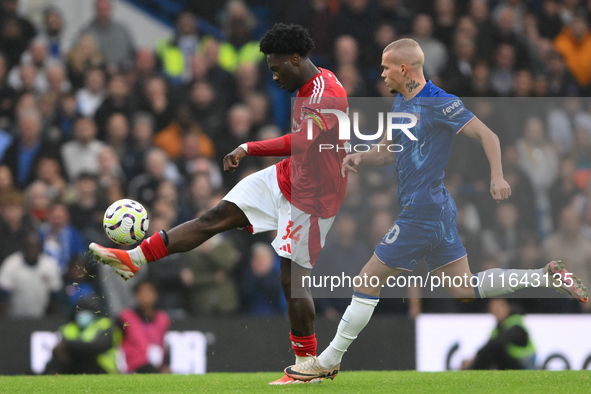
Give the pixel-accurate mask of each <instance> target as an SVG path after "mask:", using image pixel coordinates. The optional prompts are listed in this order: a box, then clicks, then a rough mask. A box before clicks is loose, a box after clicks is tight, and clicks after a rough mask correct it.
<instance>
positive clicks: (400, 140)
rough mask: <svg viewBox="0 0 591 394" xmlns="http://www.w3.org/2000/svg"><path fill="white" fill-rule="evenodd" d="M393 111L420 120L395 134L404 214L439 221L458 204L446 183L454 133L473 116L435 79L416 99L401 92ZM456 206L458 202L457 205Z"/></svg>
mask: <svg viewBox="0 0 591 394" xmlns="http://www.w3.org/2000/svg"><path fill="white" fill-rule="evenodd" d="M392 112H405V113H409V114H413V115H415V116H416V117H417V119H418V123H417V124H416V126H414V127H413V128H409V129H408V131H410V133H412V134H413V135H414V136H415V137H416V138H417V140H416V141H414V140H412V139H411V138H409V136H408V135H406V134H405V133H404V132H403V131H402V130H400V129H396V130H394V131H393V133H392V139H393V143H395V144H398V145H401V146H402V150H401V148H400V147H398V148H397V153H396V170H397V172H398V178H399V187H398V202H399V204H400V208H401V213H400V216H401V217H408V218H416V219H428V220H439V219H440V218H441V217H442V215H443V210H444V209H445V208H446V207H447V206H448V204H454V203H453V199H452V198H451V196H450V194H449V191H448V190H447V189H446V188H445V186H444V185H443V177H444V174H445V172H444V169H445V166H446V164H447V160H448V158H449V155H450V152H451V148H452V143H453V139H454V136H455V135H456V134H457V133H459V132H460V131H461V130H462V129H463V128H464V127H465V126H466V125H467V124H468V122H470V121H471V120H472V119H474V114H473V113H472V112H470V111H469V110H468V109H467V108H466V107H464V104H463V103H462V101H461V100H460V99H459V98H458V97H456V96H454V95H451V94H448V93H446V92H445V91H444V90H442V89H440V88H439V87H437V86H435V85H434V84H433V83H431V81H427V84H426V85H425V86H424V87H423V89H421V91H420V92H419V93H418V94H417V95H416V96H415V97H413V98H412V99H410V100H408V101H407V100H405V99H404V97H403V96H402V95H401V94H399V95H398V96H397V97H396V100H395V101H394V105H393V106H392ZM392 122H393V123H396V124H401V123H409V119H408V118H396V117H395V118H393V119H392ZM454 209H455V204H454Z"/></svg>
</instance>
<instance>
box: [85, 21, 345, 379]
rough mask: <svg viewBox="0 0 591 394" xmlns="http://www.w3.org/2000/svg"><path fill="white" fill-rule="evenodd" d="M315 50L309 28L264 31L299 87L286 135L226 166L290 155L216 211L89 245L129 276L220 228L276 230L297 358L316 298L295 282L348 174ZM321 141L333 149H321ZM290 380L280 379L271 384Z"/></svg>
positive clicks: (312, 256)
mask: <svg viewBox="0 0 591 394" xmlns="http://www.w3.org/2000/svg"><path fill="white" fill-rule="evenodd" d="M313 49H314V42H313V41H312V39H311V38H310V36H309V34H308V31H307V30H306V29H304V28H303V27H301V26H299V25H289V26H288V25H285V24H281V23H279V24H276V25H275V26H274V27H273V28H272V29H271V30H269V31H268V32H267V33H266V34H265V36H264V37H263V39H262V40H261V42H260V50H261V52H262V53H264V54H265V56H266V60H267V64H268V66H269V68H270V70H271V71H272V72H273V80H274V81H275V82H276V83H277V84H278V86H279V87H280V88H282V89H285V90H287V91H289V92H290V93H293V92H295V91H296V90H297V91H298V93H297V96H296V100H295V104H294V108H293V119H292V128H291V133H289V134H287V135H285V136H283V137H279V138H275V139H271V140H267V141H259V142H248V143H246V144H242V145H240V146H239V147H237V148H236V149H234V150H233V151H232V152H230V153H229V154H228V155H226V157H225V158H224V170H225V171H228V172H234V171H235V170H236V168H237V167H238V165H239V163H240V161H241V160H242V159H243V158H244V157H245V156H246V155H251V156H289V157H288V158H287V159H285V160H283V161H281V162H280V163H278V164H276V165H273V166H270V167H267V168H265V169H263V170H261V171H258V172H256V173H254V174H252V175H249V176H248V177H246V178H244V179H243V180H241V181H240V182H239V183H238V184H237V185H236V186H235V187H234V188H233V189H232V190H230V192H229V193H228V194H227V195H226V196H225V197H224V198H223V200H222V201H221V202H220V203H219V204H218V205H217V206H215V207H214V208H212V209H210V210H208V211H206V212H205V213H204V214H203V215H201V216H199V217H198V218H196V219H193V220H191V221H188V222H185V223H183V224H181V225H179V226H177V227H175V228H173V229H171V230H170V231H168V232H166V231H164V230H161V231H159V232H157V233H156V234H154V235H153V236H151V237H149V238H148V239H146V240H144V241H143V242H142V243H141V244H140V246H138V247H136V248H135V249H132V250H129V251H125V250H119V249H111V248H104V247H102V246H100V245H97V244H95V243H92V244H90V246H89V248H90V250H91V252H92V253H93V254H94V256H95V257H96V259H97V260H98V261H100V262H102V263H104V264H108V265H111V266H112V267H113V268H114V269H115V271H116V272H117V274H119V275H120V276H122V277H123V278H124V279H129V278H131V277H133V276H134V274H135V272H137V270H138V269H140V267H141V266H143V265H145V264H147V263H148V262H153V261H156V260H159V259H161V258H163V257H165V256H168V255H170V254H173V253H180V252H186V251H189V250H192V249H194V248H196V247H198V246H199V245H201V244H202V243H203V242H205V241H206V240H207V239H209V238H210V237H212V236H213V235H215V234H217V233H220V232H223V231H227V230H230V229H235V228H248V229H249V230H250V231H251V232H253V233H259V232H264V231H273V230H275V231H277V237H276V238H275V240H274V241H273V242H272V245H273V247H274V249H275V251H276V252H277V253H278V254H279V256H280V257H281V286H282V288H283V293H284V295H285V298H286V301H287V311H288V315H289V320H290V326H291V327H290V328H291V332H290V339H291V343H292V348H293V349H294V353H295V356H296V362H304V361H306V360H308V359H309V358H310V357H311V356H315V355H316V337H315V334H314V319H315V316H316V313H315V310H314V302H313V299H312V295H311V292H310V289H309V288H304V287H302V286H301V285H300V286H298V285H297V284H301V283H303V282H302V280H301V278H302V277H304V276H309V275H310V270H311V269H312V267H313V266H314V262H315V260H316V258H317V256H318V253H319V252H320V249H321V248H322V246H323V245H324V240H325V238H326V234H327V232H328V230H329V229H330V226H331V225H332V222H333V221H334V216H335V215H336V213H337V212H338V210H339V208H340V206H341V203H342V202H343V199H344V198H345V191H346V183H347V176H342V175H341V163H342V161H343V158H344V157H345V155H346V149H345V146H344V143H346V141H340V140H339V131H338V119H337V117H336V115H334V114H331V113H330V112H324V111H323V110H324V109H328V110H339V111H341V112H343V113H347V112H348V103H347V93H346V91H345V89H344V88H343V86H342V85H341V84H340V82H339V81H338V80H337V78H336V77H335V75H334V74H333V73H332V72H331V71H328V70H325V69H321V68H317V67H316V66H315V65H314V64H313V63H312V62H311V61H310V59H309V58H308V54H309V53H310V52H311V51H312V50H313ZM320 144H330V145H331V146H334V147H337V148H338V149H334V150H331V151H330V152H327V151H321V150H320ZM292 382H294V380H293V379H291V378H289V377H287V376H284V377H283V378H281V379H279V380H277V381H275V382H271V384H289V383H292Z"/></svg>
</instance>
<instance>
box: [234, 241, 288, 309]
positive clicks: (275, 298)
mask: <svg viewBox="0 0 591 394" xmlns="http://www.w3.org/2000/svg"><path fill="white" fill-rule="evenodd" d="M278 260H279V259H277V257H276V256H275V255H274V253H273V250H272V249H271V247H270V246H269V245H267V244H263V243H259V242H257V243H255V244H254V245H252V249H251V258H250V261H249V263H248V266H247V267H246V268H245V269H244V272H243V273H242V277H241V285H240V292H241V296H240V300H241V301H242V309H243V310H244V311H245V312H247V313H250V314H253V315H276V314H280V313H283V312H285V299H284V298H283V294H282V292H281V287H280V286H279V285H278V282H279V267H278Z"/></svg>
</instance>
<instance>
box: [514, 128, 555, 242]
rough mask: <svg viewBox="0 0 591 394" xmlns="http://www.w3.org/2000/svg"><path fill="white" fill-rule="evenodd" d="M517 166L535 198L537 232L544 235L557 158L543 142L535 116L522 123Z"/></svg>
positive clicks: (547, 221) (548, 143)
mask: <svg viewBox="0 0 591 394" xmlns="http://www.w3.org/2000/svg"><path fill="white" fill-rule="evenodd" d="M516 147H517V151H518V153H519V166H520V168H521V169H522V170H523V172H524V173H525V174H526V175H527V177H528V178H529V180H530V182H531V185H532V187H533V189H534V193H535V196H536V199H535V206H536V210H537V218H538V220H537V222H538V229H539V231H540V233H541V234H547V233H548V232H549V231H550V230H551V229H552V224H551V222H550V221H551V213H550V200H549V196H548V192H549V190H550V187H551V186H552V184H553V183H554V181H555V180H556V178H557V177H558V156H557V154H556V151H555V149H554V147H553V146H552V144H551V143H550V142H548V140H547V139H546V132H545V130H544V124H543V122H542V120H541V119H540V118H538V117H530V118H528V119H527V120H526V123H525V130H524V137H523V138H521V139H520V140H519V141H517V146H516Z"/></svg>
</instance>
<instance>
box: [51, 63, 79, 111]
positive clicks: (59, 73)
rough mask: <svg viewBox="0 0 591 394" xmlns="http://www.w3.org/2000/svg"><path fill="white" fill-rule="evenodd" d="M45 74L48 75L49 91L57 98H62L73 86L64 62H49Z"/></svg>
mask: <svg viewBox="0 0 591 394" xmlns="http://www.w3.org/2000/svg"><path fill="white" fill-rule="evenodd" d="M45 75H46V77H47V89H48V92H49V93H51V94H53V95H54V96H55V97H54V98H55V99H56V100H58V99H60V98H61V97H62V96H63V95H65V94H67V93H68V92H69V91H70V89H71V87H72V86H71V84H70V81H68V76H67V72H66V69H65V67H64V65H63V64H61V63H51V64H48V65H47V68H46V70H45ZM54 109H55V108H54Z"/></svg>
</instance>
